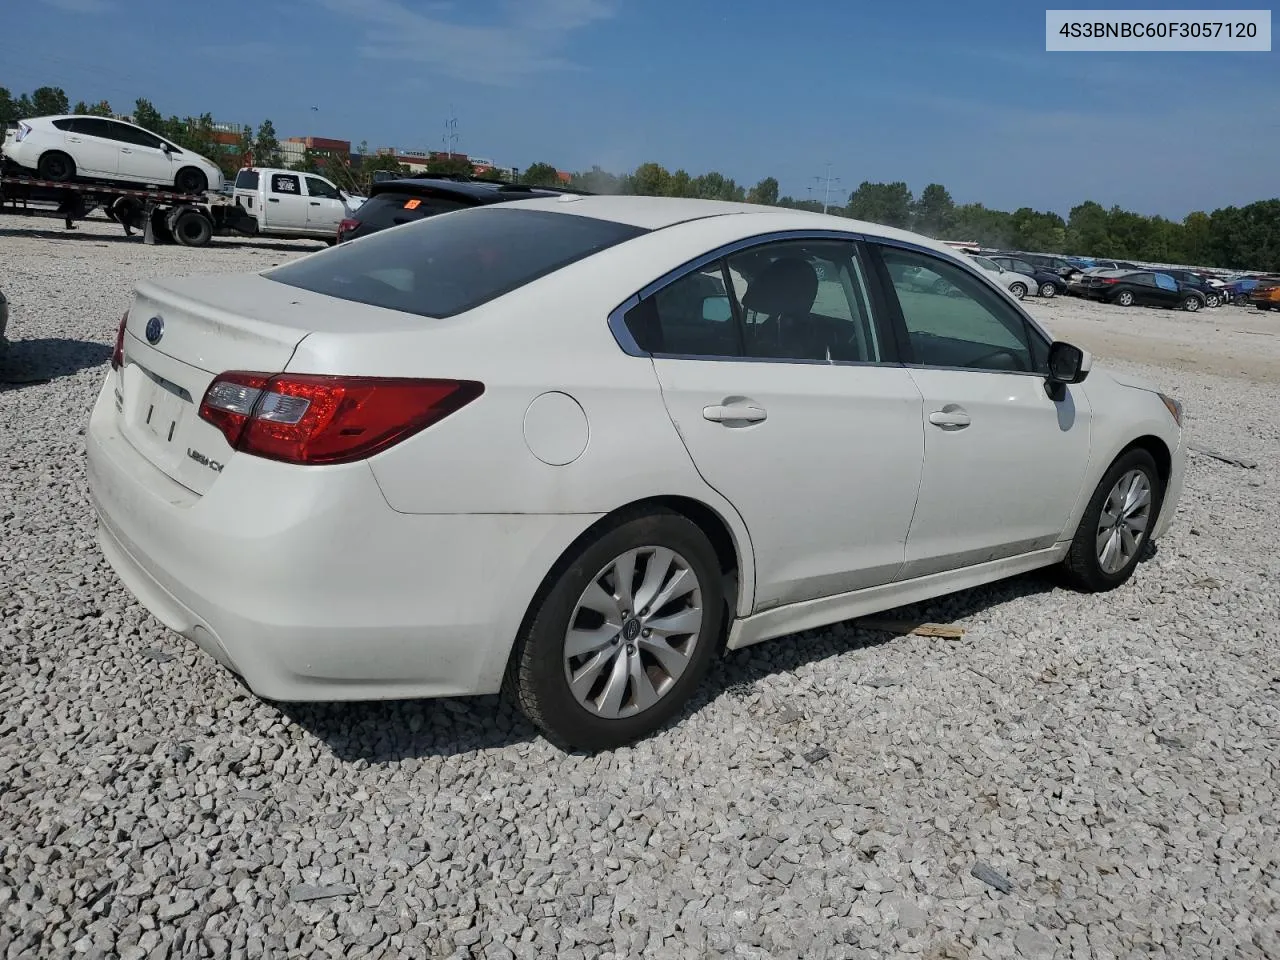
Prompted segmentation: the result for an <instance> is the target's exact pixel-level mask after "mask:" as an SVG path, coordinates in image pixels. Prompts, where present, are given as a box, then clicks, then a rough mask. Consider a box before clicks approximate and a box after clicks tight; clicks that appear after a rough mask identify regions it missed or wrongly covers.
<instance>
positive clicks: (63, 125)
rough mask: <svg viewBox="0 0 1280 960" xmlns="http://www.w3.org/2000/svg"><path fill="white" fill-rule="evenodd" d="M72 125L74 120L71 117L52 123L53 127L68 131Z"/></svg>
mask: <svg viewBox="0 0 1280 960" xmlns="http://www.w3.org/2000/svg"><path fill="white" fill-rule="evenodd" d="M74 123H75V119H74V118H73V117H63V118H62V119H61V120H55V121H53V125H54V126H55V127H57V128H58V129H59V130H70V129H71V127H72V124H74Z"/></svg>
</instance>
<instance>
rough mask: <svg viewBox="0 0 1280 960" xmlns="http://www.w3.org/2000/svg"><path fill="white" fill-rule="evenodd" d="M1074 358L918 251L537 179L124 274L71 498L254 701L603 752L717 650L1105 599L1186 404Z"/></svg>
mask: <svg viewBox="0 0 1280 960" xmlns="http://www.w3.org/2000/svg"><path fill="white" fill-rule="evenodd" d="M922 271H927V272H929V273H931V274H933V275H936V276H938V277H943V278H945V279H946V281H947V290H946V292H945V293H939V292H937V291H936V290H933V289H931V288H929V287H927V286H926V287H921V286H920V285H919V284H915V283H913V282H911V281H912V279H913V278H914V277H916V276H918V275H920V273H921V272H922ZM1090 367H1091V361H1090V357H1089V355H1088V354H1087V353H1085V352H1084V351H1082V350H1080V349H1078V348H1077V347H1074V346H1072V345H1070V344H1067V343H1062V342H1054V341H1053V340H1052V338H1051V337H1050V336H1049V335H1048V334H1047V333H1046V332H1045V331H1044V330H1043V329H1041V327H1040V326H1039V325H1037V324H1036V323H1035V322H1034V321H1033V320H1032V319H1031V318H1030V317H1029V316H1028V315H1027V314H1026V313H1024V312H1023V311H1022V309H1021V308H1020V306H1019V305H1018V303H1017V302H1016V301H1015V300H1014V299H1013V298H1012V297H1010V296H1009V294H1008V293H1007V292H1006V291H1005V290H1002V289H1000V288H999V287H998V286H997V285H996V284H995V283H993V282H992V281H991V279H990V277H989V276H988V275H986V274H985V272H984V271H982V270H980V269H978V268H977V267H975V266H974V265H973V264H972V263H971V262H968V261H967V260H966V259H963V258H960V257H958V256H957V255H955V254H953V253H951V252H950V251H949V250H948V249H947V248H946V247H944V246H942V245H941V244H937V243H934V242H932V241H930V240H927V239H925V238H923V237H920V236H916V235H914V234H911V233H907V232H904V231H900V230H894V229H891V228H888V227H881V226H876V225H873V224H870V223H861V222H858V221H852V220H845V219H839V218H835V217H827V216H822V215H819V214H811V213H804V212H796V211H787V210H780V209H776V208H770V207H765V206H753V205H746V204H726V203H719V202H713V201H695V200H680V199H663V198H651V197H582V196H576V195H574V196H565V197H559V198H547V199H535V200H528V201H518V202H514V203H506V204H497V205H493V206H489V207H482V208H478V209H471V210H463V211H457V212H453V213H447V214H443V215H440V216H436V217H430V218H428V219H425V220H421V221H418V222H415V223H412V224H406V225H404V226H402V227H397V228H393V229H391V230H386V231H383V232H381V233H376V234H373V235H371V236H369V237H367V238H365V239H362V240H358V241H355V242H352V243H346V244H342V245H341V246H340V247H336V248H333V249H330V250H326V251H321V252H318V253H316V254H314V255H311V256H307V257H304V258H302V259H299V260H295V261H293V262H291V263H288V264H285V265H283V266H279V267H275V268H272V269H269V270H265V271H263V272H261V273H256V274H245V275H231V276H196V277H188V278H183V279H175V280H166V281H146V282H143V283H140V284H139V285H138V287H137V290H136V297H135V299H134V301H133V304H132V306H131V307H130V309H129V311H128V313H127V314H126V315H125V317H124V319H123V320H122V321H121V324H120V329H119V335H118V338H117V342H116V347H115V353H114V358H113V360H112V362H111V370H110V372H109V373H108V374H107V379H106V383H105V384H104V385H103V388H102V393H101V395H100V397H99V398H98V401H97V404H96V406H95V407H94V410H93V414H92V419H91V423H90V430H89V440H88V473H89V483H90V488H91V490H92V493H93V498H94V501H95V503H96V506H97V510H98V513H99V516H100V518H101V522H100V526H99V541H100V543H101V546H102V549H103V551H104V552H105V554H106V556H107V558H108V559H109V560H110V562H111V564H112V565H113V566H114V568H115V569H116V571H117V572H118V574H119V576H120V578H121V579H122V580H123V581H124V583H125V584H126V585H127V586H128V587H129V589H130V590H132V591H133V593H134V594H136V595H137V597H138V598H139V599H140V600H141V601H142V603H143V604H144V605H146V607H147V608H148V609H150V610H151V612H152V613H154V614H155V616H156V617H157V618H158V619H159V620H161V621H162V622H163V623H165V624H166V625H167V626H169V627H170V628H171V629H173V630H175V631H177V632H178V633H181V634H182V635H183V636H185V637H187V638H189V639H191V640H193V641H195V643H197V644H199V645H200V646H201V647H202V648H203V649H205V650H206V651H208V652H209V653H210V654H212V655H213V656H214V657H216V658H217V659H218V660H219V661H221V662H222V663H223V664H225V665H226V666H227V667H229V668H230V669H231V670H234V671H235V672H237V673H238V674H240V675H241V676H242V677H243V678H244V680H245V682H246V683H247V684H248V685H249V687H250V688H252V689H253V690H254V691H255V692H256V693H258V694H259V695H260V696H263V697H266V698H270V699H275V700H284V701H299V700H320V699H324V700H354V699H377V698H400V697H435V696H456V695H465V694H491V693H495V692H498V691H500V690H501V691H505V692H506V693H507V694H508V695H509V696H510V697H511V698H513V699H514V700H515V702H517V703H518V704H519V706H520V707H521V708H522V709H523V710H524V712H525V713H526V714H527V715H528V717H529V718H530V719H531V720H532V721H533V722H534V723H535V724H536V725H537V726H538V727H539V728H540V729H541V730H542V731H543V732H544V733H545V734H546V735H547V736H548V737H549V738H550V739H552V740H553V741H555V742H557V743H559V744H562V745H566V746H572V747H576V748H584V749H600V748H607V747H610V746H614V745H619V744H623V743H626V742H629V741H632V740H634V739H636V738H639V737H642V736H644V735H646V734H648V733H650V732H652V731H653V730H655V729H656V728H658V727H659V726H660V725H662V724H663V723H664V722H665V721H667V720H668V719H670V718H671V717H672V716H673V715H674V714H676V713H677V712H678V711H679V710H680V709H681V706H682V704H684V702H685V701H686V700H687V699H688V698H689V696H690V694H691V692H692V691H693V690H694V688H695V687H696V686H697V684H698V683H699V681H700V679H701V678H702V676H703V674H704V673H705V672H706V670H707V667H708V663H709V661H710V660H711V658H712V657H714V656H716V655H717V654H718V653H719V652H720V651H722V650H723V649H725V648H728V649H736V648H739V647H744V646H747V645H749V644H753V643H757V642H759V641H762V640H767V639H770V638H773V637H781V636H784V635H786V634H790V633H793V632H795V631H798V630H803V629H806V628H811V627H817V626H819V625H822V624H829V623H833V622H836V621H840V620H845V619H848V618H852V617H858V616H862V615H865V614H869V613H872V612H875V611H879V610H883V609H886V608H890V607H894V606H897V605H900V604H904V603H909V602H913V601H918V600H921V599H924V598H927V597H933V596H937V595H939V594H945V593H948V592H952V591H956V590H961V589H965V588H968V587H973V586H975V585H978V584H982V583H987V582H989V581H993V580H997V579H999V578H1002V577H1008V576H1010V575H1013V574H1018V573H1022V572H1024V571H1028V570H1032V569H1035V568H1038V567H1047V566H1050V565H1055V564H1056V565H1059V566H1061V568H1062V569H1063V571H1064V573H1065V576H1066V578H1067V580H1068V581H1069V582H1070V583H1071V584H1073V585H1075V586H1076V587H1078V588H1080V589H1083V590H1088V591H1099V590H1108V589H1110V588H1113V587H1117V586H1119V585H1120V584H1123V583H1124V582H1125V581H1126V580H1128V579H1129V577H1130V575H1131V574H1132V573H1133V571H1134V567H1135V566H1136V565H1137V564H1138V562H1139V559H1140V557H1142V556H1143V548H1144V547H1145V546H1147V542H1148V541H1149V540H1150V539H1152V538H1154V537H1157V536H1159V535H1161V534H1162V533H1163V532H1164V531H1165V530H1167V529H1168V527H1169V524H1170V522H1171V520H1172V518H1173V514H1174V508H1175V503H1176V500H1177V497H1178V495H1179V493H1180V491H1181V487H1182V483H1183V470H1184V464H1185V455H1186V454H1185V447H1184V443H1183V435H1182V426H1181V420H1182V408H1181V407H1180V405H1179V404H1178V402H1177V401H1176V400H1173V399H1171V398H1169V397H1167V396H1164V395H1163V394H1161V393H1159V392H1157V391H1156V390H1155V389H1154V388H1153V387H1150V386H1146V385H1144V384H1142V383H1139V382H1133V381H1131V380H1129V379H1127V378H1124V377H1120V376H1115V375H1108V374H1106V373H1105V372H1103V371H1101V370H1097V369H1095V370H1092V371H1091V370H1090ZM782 642H785V641H782Z"/></svg>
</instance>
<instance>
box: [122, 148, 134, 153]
mask: <svg viewBox="0 0 1280 960" xmlns="http://www.w3.org/2000/svg"><path fill="white" fill-rule="evenodd" d="M120 152H121V153H133V151H132V150H130V149H129V148H128V147H121V148H120Z"/></svg>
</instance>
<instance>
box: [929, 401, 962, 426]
mask: <svg viewBox="0 0 1280 960" xmlns="http://www.w3.org/2000/svg"><path fill="white" fill-rule="evenodd" d="M929 422H930V423H932V424H933V425H934V426H935V427H942V429H944V430H963V429H964V428H965V427H967V426H968V425H969V424H970V423H972V421H971V420H970V419H969V415H968V414H967V413H965V412H964V411H963V410H961V409H960V408H959V407H954V406H951V405H950V404H948V405H947V406H946V407H944V408H943V409H942V410H935V411H933V413H931V414H929Z"/></svg>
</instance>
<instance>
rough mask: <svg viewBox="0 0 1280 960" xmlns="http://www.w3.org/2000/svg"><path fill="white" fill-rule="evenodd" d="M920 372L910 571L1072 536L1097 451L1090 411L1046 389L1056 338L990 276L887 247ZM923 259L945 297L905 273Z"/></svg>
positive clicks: (905, 339)
mask: <svg viewBox="0 0 1280 960" xmlns="http://www.w3.org/2000/svg"><path fill="white" fill-rule="evenodd" d="M876 249H877V252H878V254H879V256H880V257H881V258H882V263H881V265H880V267H879V268H878V270H877V276H879V277H881V278H882V280H883V282H884V283H885V284H886V287H887V291H886V292H887V293H888V294H890V295H891V296H890V297H888V299H890V301H891V307H892V310H893V313H892V316H893V319H894V322H895V323H896V324H897V325H898V331H899V339H900V343H901V346H902V350H903V353H904V359H905V360H906V365H907V368H908V369H909V370H910V373H911V377H912V379H913V380H914V382H915V383H916V385H917V387H919V389H920V392H921V394H922V395H923V397H924V407H923V417H922V426H923V430H924V454H925V456H924V471H923V475H922V477H921V482H920V494H919V498H918V502H917V504H916V508H915V516H914V518H913V520H912V523H911V529H910V532H909V534H908V537H907V548H906V557H905V564H904V567H903V571H902V575H901V576H902V578H904V579H906V578H913V577H921V576H927V575H929V574H932V573H938V572H941V571H944V570H951V569H956V568H959V567H964V566H969V565H971V564H976V563H983V562H986V561H990V560H997V559H1001V558H1004V557H1010V556H1016V555H1019V554H1023V553H1028V552H1031V551H1034V550H1038V549H1042V548H1045V547H1049V546H1052V545H1053V544H1054V543H1055V542H1056V541H1057V540H1058V539H1059V537H1061V536H1062V535H1063V529H1064V527H1065V526H1066V524H1067V521H1068V517H1069V515H1070V513H1071V510H1072V508H1073V507H1074V506H1075V503H1076V498H1077V496H1078V495H1079V492H1080V487H1081V484H1082V482H1083V480H1084V473H1085V468H1086V466H1087V463H1088V458H1089V424H1090V408H1089V403H1088V399H1087V397H1086V396H1085V394H1084V391H1083V390H1082V389H1081V388H1080V387H1079V386H1069V387H1067V389H1066V392H1065V394H1064V395H1063V399H1062V400H1061V401H1056V402H1055V401H1054V400H1053V399H1051V398H1050V397H1049V395H1048V392H1047V391H1046V389H1045V373H1046V372H1047V360H1048V348H1049V340H1048V338H1047V337H1045V336H1044V335H1043V334H1042V333H1041V332H1040V331H1039V329H1038V328H1036V327H1035V326H1034V325H1033V324H1032V323H1031V322H1030V320H1029V319H1028V318H1027V317H1026V316H1025V314H1023V313H1022V312H1021V311H1020V310H1019V309H1018V308H1017V307H1016V306H1015V305H1014V304H1013V303H1011V302H1010V301H1009V300H1008V299H1007V298H1006V297H1004V296H1002V295H1001V294H1000V293H999V292H997V291H996V290H993V289H992V288H991V286H990V285H989V284H988V283H987V282H986V281H985V280H984V279H982V278H981V277H979V276H976V275H975V273H974V272H973V271H971V270H969V269H967V268H965V267H963V266H961V265H959V264H956V263H954V262H952V261H950V260H947V259H944V258H943V257H942V256H941V255H938V254H934V253H933V252H931V251H925V250H922V249H919V248H914V247H909V246H899V245H896V244H894V243H893V242H891V241H885V242H884V243H883V244H878V245H877V248H876ZM910 266H916V267H922V268H925V269H928V270H930V271H932V272H934V273H936V274H938V275H939V276H941V277H943V278H945V279H946V280H947V281H948V283H949V287H950V290H949V292H948V293H947V294H945V295H939V294H938V293H936V292H934V291H932V290H925V291H920V290H919V289H917V288H914V287H909V286H907V285H905V284H902V283H900V282H897V281H895V280H894V279H893V278H894V276H901V275H902V273H903V270H904V268H906V267H910Z"/></svg>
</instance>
